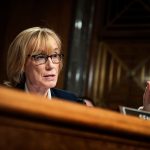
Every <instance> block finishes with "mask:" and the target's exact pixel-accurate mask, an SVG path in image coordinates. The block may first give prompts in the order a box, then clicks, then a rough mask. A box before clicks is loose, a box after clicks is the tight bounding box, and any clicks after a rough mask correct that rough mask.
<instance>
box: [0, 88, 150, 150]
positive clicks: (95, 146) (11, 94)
mask: <svg viewBox="0 0 150 150" xmlns="http://www.w3.org/2000/svg"><path fill="white" fill-rule="evenodd" d="M133 149H134V150H135V149H136V150H149V149H150V121H145V120H141V119H139V118H136V117H132V116H124V115H122V114H119V113H117V112H112V111H108V110H104V109H100V108H91V107H87V106H83V105H81V104H76V103H71V102H66V101H63V100H58V99H53V100H48V99H45V98H42V97H40V96H35V95H30V94H26V93H24V92H19V91H14V90H10V89H6V88H3V87H1V88H0V150H133Z"/></svg>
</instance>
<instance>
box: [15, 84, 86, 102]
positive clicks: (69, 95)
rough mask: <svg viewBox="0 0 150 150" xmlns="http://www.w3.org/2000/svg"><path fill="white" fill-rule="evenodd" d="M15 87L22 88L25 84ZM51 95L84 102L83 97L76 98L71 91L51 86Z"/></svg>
mask: <svg viewBox="0 0 150 150" xmlns="http://www.w3.org/2000/svg"><path fill="white" fill-rule="evenodd" d="M16 88H18V89H22V90H24V89H25V84H18V85H17V86H16ZM51 96H52V97H56V98H60V99H64V100H67V101H72V102H78V103H81V104H85V102H84V101H83V99H80V98H78V97H77V96H76V95H75V94H74V93H71V92H69V91H65V90H61V89H56V88H51Z"/></svg>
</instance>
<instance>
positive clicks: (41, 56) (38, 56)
mask: <svg viewBox="0 0 150 150" xmlns="http://www.w3.org/2000/svg"><path fill="white" fill-rule="evenodd" d="M35 59H36V60H38V59H45V56H44V55H37V56H36V57H35Z"/></svg>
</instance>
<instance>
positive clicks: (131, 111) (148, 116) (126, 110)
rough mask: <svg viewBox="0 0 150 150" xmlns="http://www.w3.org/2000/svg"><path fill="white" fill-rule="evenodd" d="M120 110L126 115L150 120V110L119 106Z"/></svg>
mask: <svg viewBox="0 0 150 150" xmlns="http://www.w3.org/2000/svg"><path fill="white" fill-rule="evenodd" d="M119 110H120V112H121V113H122V114H124V115H132V116H136V117H139V118H141V119H144V120H150V112H148V111H144V110H138V109H135V108H131V107H126V106H119Z"/></svg>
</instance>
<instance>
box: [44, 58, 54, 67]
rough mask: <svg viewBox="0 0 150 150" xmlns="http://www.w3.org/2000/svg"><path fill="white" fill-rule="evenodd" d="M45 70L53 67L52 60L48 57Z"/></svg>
mask: <svg viewBox="0 0 150 150" xmlns="http://www.w3.org/2000/svg"><path fill="white" fill-rule="evenodd" d="M45 64H46V69H50V68H52V67H53V66H54V63H53V62H52V59H51V58H50V57H49V58H48V59H47V61H46V63H45Z"/></svg>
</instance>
